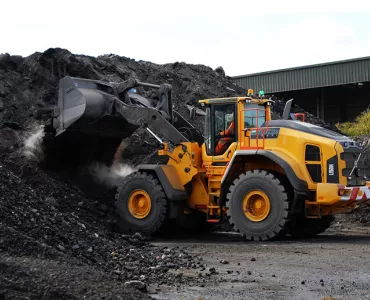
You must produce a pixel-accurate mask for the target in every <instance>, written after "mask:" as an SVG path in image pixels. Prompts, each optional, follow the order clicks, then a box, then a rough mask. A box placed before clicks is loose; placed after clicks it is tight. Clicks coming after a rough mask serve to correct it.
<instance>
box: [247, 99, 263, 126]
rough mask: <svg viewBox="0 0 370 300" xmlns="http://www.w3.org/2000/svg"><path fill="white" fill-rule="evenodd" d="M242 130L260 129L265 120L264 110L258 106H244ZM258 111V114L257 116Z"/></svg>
mask: <svg viewBox="0 0 370 300" xmlns="http://www.w3.org/2000/svg"><path fill="white" fill-rule="evenodd" d="M244 109H246V110H245V111H244V128H253V127H261V126H262V124H263V123H265V120H266V111H265V108H264V107H263V106H261V105H258V104H250V103H245V104H244ZM257 109H258V114H257Z"/></svg>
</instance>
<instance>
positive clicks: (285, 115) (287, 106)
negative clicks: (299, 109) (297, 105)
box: [283, 99, 293, 120]
mask: <svg viewBox="0 0 370 300" xmlns="http://www.w3.org/2000/svg"><path fill="white" fill-rule="evenodd" d="M292 102H293V99H290V100H288V101H287V102H286V104H285V107H284V112H283V120H288V118H289V115H290V109H291V108H292Z"/></svg>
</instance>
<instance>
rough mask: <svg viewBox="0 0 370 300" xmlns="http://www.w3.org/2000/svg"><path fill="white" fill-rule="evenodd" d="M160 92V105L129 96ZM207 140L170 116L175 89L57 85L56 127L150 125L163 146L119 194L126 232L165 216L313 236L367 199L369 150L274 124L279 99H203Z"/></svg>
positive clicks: (146, 230)
mask: <svg viewBox="0 0 370 300" xmlns="http://www.w3.org/2000/svg"><path fill="white" fill-rule="evenodd" d="M138 87H141V88H155V89H158V100H157V104H156V105H153V103H151V102H150V101H149V100H147V99H145V98H143V97H141V96H140V95H138V94H135V93H133V92H132V89H133V88H138ZM199 105H200V106H202V107H203V110H205V128H204V134H202V133H201V132H200V131H199V130H197V129H196V128H194V127H193V126H192V125H191V124H190V123H189V122H187V121H186V120H185V119H184V118H183V117H182V116H181V115H180V114H179V113H177V112H176V111H174V110H173V106H172V100H171V86H170V85H167V84H162V85H153V84H147V83H142V82H139V81H137V80H133V79H130V80H128V81H125V82H122V83H107V82H101V81H94V80H88V79H81V78H71V77H65V78H63V79H61V81H60V88H59V100H58V106H57V107H56V108H55V109H54V112H53V123H52V125H53V126H52V127H53V130H54V133H55V135H56V138H58V136H61V135H64V134H68V133H72V134H73V133H74V134H81V135H89V136H92V137H94V138H97V137H98V136H104V137H109V138H112V139H117V140H118V141H120V140H121V139H122V138H124V137H127V136H129V135H130V134H132V133H133V132H134V131H135V130H136V129H137V128H139V127H142V128H145V129H146V130H147V131H148V133H149V134H151V135H152V136H154V137H155V138H156V139H157V140H158V141H159V143H160V147H159V150H158V154H159V155H160V156H163V157H166V158H167V163H166V164H149V165H148V164H146V165H145V164H144V165H140V166H138V167H137V171H136V172H134V173H132V174H130V175H129V176H127V177H126V178H124V179H123V181H122V183H121V185H120V186H119V187H118V189H117V194H116V207H117V216H118V224H119V227H120V229H121V230H122V231H123V232H141V233H143V234H146V235H151V234H154V233H155V232H156V231H158V230H159V229H160V228H161V226H162V225H163V224H164V223H165V221H166V220H167V219H170V218H172V219H176V220H178V221H179V222H180V223H182V224H183V225H184V226H188V227H192V228H195V229H199V230H200V229H201V228H202V227H204V226H205V225H206V224H207V223H219V222H223V221H225V220H228V221H229V222H230V223H231V224H232V226H233V228H234V229H235V230H236V231H237V232H239V233H240V234H241V235H242V236H243V237H245V238H246V239H247V240H260V241H261V240H262V241H264V240H269V239H272V238H276V237H279V236H282V235H284V234H290V235H292V236H303V237H307V236H314V235H316V234H319V233H321V232H323V231H324V230H325V229H327V228H328V227H329V226H330V224H331V223H332V222H333V220H334V217H333V216H334V215H335V214H338V213H344V212H348V211H351V210H353V209H354V208H355V207H356V206H358V205H361V204H364V203H366V202H368V201H369V200H370V182H368V181H366V176H365V173H364V171H363V168H362V167H363V166H362V165H361V161H360V157H361V153H362V151H363V149H362V146H361V145H360V144H359V143H357V142H355V141H353V140H351V139H349V138H348V137H346V136H343V135H341V134H339V133H336V132H333V131H330V130H328V129H325V128H321V127H318V126H315V125H312V124H309V123H306V122H302V121H299V120H288V117H289V115H290V106H291V101H288V102H287V104H286V107H285V111H284V115H283V119H282V120H271V105H273V101H272V100H270V99H268V98H266V97H264V96H260V95H254V94H253V91H252V90H250V91H249V93H248V95H246V96H244V97H230V98H218V99H207V100H200V101H199Z"/></svg>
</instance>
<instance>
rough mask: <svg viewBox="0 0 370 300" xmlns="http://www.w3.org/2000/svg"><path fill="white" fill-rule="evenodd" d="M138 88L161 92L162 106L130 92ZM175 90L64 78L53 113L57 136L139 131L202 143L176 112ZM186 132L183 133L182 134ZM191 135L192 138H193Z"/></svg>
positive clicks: (118, 135) (175, 141)
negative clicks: (140, 129)
mask: <svg viewBox="0 0 370 300" xmlns="http://www.w3.org/2000/svg"><path fill="white" fill-rule="evenodd" d="M138 86H143V87H150V88H156V89H158V102H157V105H156V107H152V106H151V103H150V101H148V100H147V99H145V98H144V97H141V96H140V95H137V94H132V93H130V92H129V91H130V89H132V88H134V87H138ZM171 96H172V87H171V85H168V84H161V85H155V84H150V83H144V82H140V81H138V80H136V79H129V80H127V81H124V82H121V83H108V82H103V81H98V80H89V79H82V78H73V77H69V76H67V77H64V78H62V79H61V80H60V82H59V98H58V106H57V107H56V108H55V109H54V112H53V128H54V130H55V132H56V136H58V135H60V134H62V133H63V132H65V131H74V132H82V133H85V134H90V135H94V136H96V135H100V136H104V137H111V138H120V139H122V138H125V137H128V136H130V135H131V134H132V133H133V132H134V131H135V130H136V129H138V128H139V127H144V128H149V129H151V131H152V132H154V133H155V134H160V135H162V136H163V138H164V139H165V140H166V141H168V142H170V143H172V144H174V145H177V144H180V143H182V142H188V141H189V140H194V141H197V142H198V143H202V141H203V136H202V134H201V133H200V132H199V131H198V130H197V129H195V128H194V127H193V126H192V125H191V124H190V123H189V122H188V121H186V120H185V119H184V118H183V117H182V116H181V115H180V114H179V113H178V112H176V111H173V109H172V97H171ZM182 129H184V130H185V131H184V130H183V132H181V130H182ZM189 133H190V135H189Z"/></svg>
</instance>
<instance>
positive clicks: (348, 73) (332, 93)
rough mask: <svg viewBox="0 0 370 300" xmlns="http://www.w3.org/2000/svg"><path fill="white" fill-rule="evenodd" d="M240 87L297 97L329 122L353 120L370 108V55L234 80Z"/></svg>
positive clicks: (315, 113) (246, 76) (296, 100)
mask: <svg viewBox="0 0 370 300" xmlns="http://www.w3.org/2000/svg"><path fill="white" fill-rule="evenodd" d="M233 80H234V81H235V83H236V84H238V85H239V86H241V87H243V88H246V89H248V88H252V89H254V91H256V92H257V91H259V90H263V91H265V93H266V94H274V95H275V96H277V97H278V98H280V99H285V100H288V99H291V98H294V103H295V104H298V105H299V106H301V107H302V108H304V109H305V110H306V111H308V112H310V113H312V114H314V115H316V116H318V117H320V118H322V119H324V120H325V121H327V122H338V121H340V122H343V121H351V120H353V119H354V118H355V117H356V116H357V115H359V114H360V113H361V112H362V111H364V110H366V109H367V108H368V107H369V106H370V56H368V57H362V58H356V59H350V60H342V61H335V62H329V63H324V64H316V65H310V66H303V67H296V68H289V69H282V70H275V71H269V72H261V73H254V74H247V75H241V76H235V77H233Z"/></svg>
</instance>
